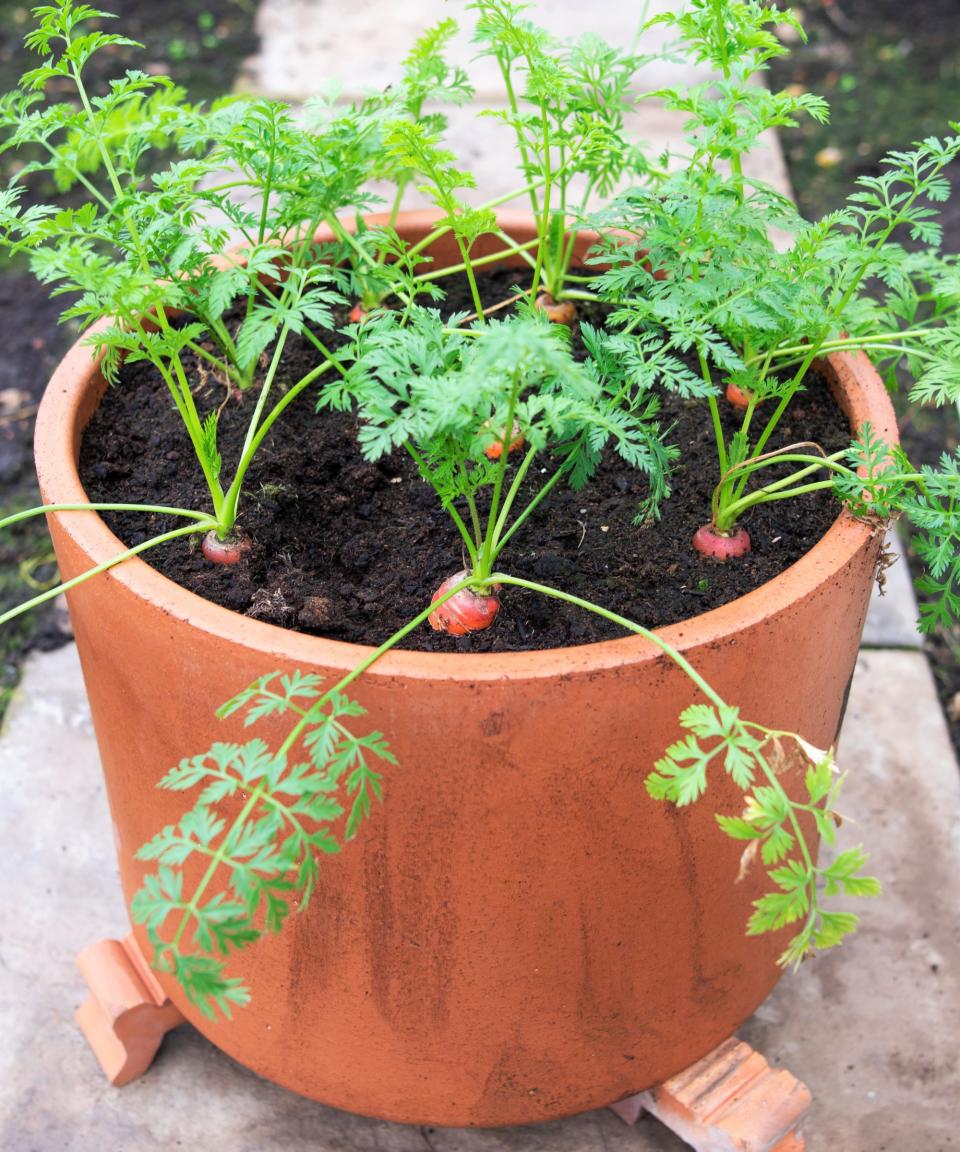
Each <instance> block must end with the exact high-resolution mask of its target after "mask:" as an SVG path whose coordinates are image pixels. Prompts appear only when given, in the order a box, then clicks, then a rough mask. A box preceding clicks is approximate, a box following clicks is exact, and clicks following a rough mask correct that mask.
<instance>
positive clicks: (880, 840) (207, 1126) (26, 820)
mask: <svg viewBox="0 0 960 1152" xmlns="http://www.w3.org/2000/svg"><path fill="white" fill-rule="evenodd" d="M841 763H842V765H843V766H844V767H845V768H846V769H847V770H848V771H849V773H850V776H849V781H848V785H847V795H846V799H845V802H844V804H843V805H842V808H843V811H844V813H845V815H846V816H847V817H848V824H847V826H846V827H845V831H844V836H845V837H846V843H853V842H855V841H857V840H860V839H863V840H864V841H865V842H866V843H867V845H868V847H869V848H870V850H871V852H872V856H873V864H874V869H875V871H876V872H877V874H878V875H879V876H880V877H881V878H882V880H883V881H884V883H885V886H886V893H885V896H884V897H883V899H882V900H880V901H878V902H875V903H872V904H868V905H866V906H865V907H864V908H863V909H862V910H863V911H864V913H865V922H864V926H863V928H862V930H861V932H860V933H859V935H858V936H856V937H855V938H854V939H853V940H852V941H851V942H850V943H849V944H847V945H846V946H845V947H844V948H842V949H840V950H838V951H837V952H835V953H832V954H830V955H827V956H825V957H822V958H820V959H818V960H816V961H814V962H812V963H809V964H805V965H804V966H803V968H802V970H801V971H800V972H799V973H798V974H797V975H796V976H791V977H787V978H785V979H784V981H783V982H782V983H781V985H780V986H779V988H778V989H777V990H776V991H775V992H774V994H773V995H772V996H771V997H770V999H769V1000H768V1001H767V1002H766V1003H765V1004H764V1005H763V1006H762V1008H761V1009H760V1010H759V1011H758V1013H757V1014H756V1016H755V1017H754V1018H753V1019H752V1020H751V1021H749V1022H748V1024H747V1025H746V1026H745V1027H744V1029H742V1032H741V1034H742V1035H743V1037H744V1039H746V1040H747V1041H748V1042H749V1043H750V1044H752V1045H753V1046H754V1047H756V1048H757V1049H758V1050H759V1051H760V1052H762V1053H763V1054H764V1055H765V1056H766V1057H767V1058H768V1059H769V1060H770V1063H771V1064H772V1065H784V1066H786V1067H788V1068H789V1069H790V1070H791V1071H792V1072H793V1073H795V1074H796V1075H797V1076H798V1077H800V1078H801V1079H802V1080H804V1081H805V1082H806V1083H807V1084H808V1085H809V1086H810V1088H811V1090H812V1091H813V1095H814V1105H813V1109H812V1112H811V1117H810V1120H809V1124H808V1130H809V1137H810V1138H809V1149H810V1152H881V1150H884V1149H885V1150H886V1152H920V1150H922V1152H948V1150H952V1149H955V1148H956V1143H955V1133H956V1121H957V1119H958V1111H957V1101H958V1100H960V1063H958V1057H957V1048H956V1038H957V1036H958V1035H960V964H958V961H960V925H958V920H957V909H958V908H960V783H958V775H957V766H956V763H955V761H954V758H953V754H952V751H951V748H950V744H949V740H948V738H947V735H946V731H945V728H944V725H943V722H942V718H941V715H940V712H939V709H938V706H937V701H936V695H935V692H934V689H933V684H932V680H931V677H930V673H929V670H928V667H927V664H926V661H925V659H924V657H923V656H922V655H921V654H919V653H916V652H866V653H863V654H862V655H861V658H860V662H859V665H858V669H857V674H856V677H855V679H854V684H853V691H852V694H851V699H850V706H849V710H848V714H847V721H846V725H845V728H844V733H843V738H842V743H841ZM0 779H2V780H3V781H4V789H3V792H2V793H0V869H2V874H3V875H4V876H5V877H6V878H7V883H5V884H4V885H3V886H2V887H0V1035H2V1036H3V1037H4V1043H3V1045H0V1149H2V1150H3V1152H153V1150H155V1149H157V1150H159V1149H169V1148H176V1147H200V1148H203V1147H214V1146H216V1147H218V1148H222V1149H224V1150H225V1152H289V1150H290V1149H293V1148H303V1149H310V1150H311V1152H345V1150H348V1149H349V1150H351V1152H353V1150H357V1152H421V1150H427V1152H429V1150H431V1149H432V1150H433V1152H507V1150H516V1152H601V1150H604V1152H678V1150H679V1149H681V1148H682V1147H683V1145H681V1144H680V1142H679V1141H678V1140H677V1139H676V1138H674V1137H673V1136H672V1135H670V1134H669V1133H668V1132H666V1131H665V1130H664V1129H662V1128H661V1127H660V1126H659V1125H657V1124H656V1123H655V1122H654V1121H652V1120H650V1119H644V1120H642V1121H641V1122H640V1123H639V1124H638V1126H637V1127H636V1128H634V1129H630V1128H627V1127H625V1126H624V1125H622V1124H621V1122H620V1121H619V1120H617V1119H616V1118H615V1117H614V1116H613V1115H612V1113H609V1112H607V1111H605V1110H604V1111H598V1112H593V1113H589V1114H586V1115H583V1116H579V1117H575V1118H573V1119H570V1120H565V1121H560V1122H556V1123H552V1124H547V1125H539V1126H536V1127H527V1128H508V1129H501V1130H496V1131H478V1130H459V1129H437V1130H427V1129H418V1128H411V1127H405V1126H401V1125H395V1124H388V1123H383V1122H380V1121H375V1120H367V1119H363V1118H361V1117H356V1116H351V1115H349V1114H347V1113H344V1112H339V1111H337V1110H335V1109H332V1108H326V1107H323V1106H322V1105H319V1104H315V1103H313V1102H311V1101H308V1100H304V1099H301V1098H299V1097H296V1096H293V1095H291V1094H290V1093H287V1092H285V1091H283V1090H282V1089H280V1088H277V1087H275V1086H274V1085H272V1084H269V1083H267V1082H265V1081H262V1080H260V1079H258V1078H257V1077H256V1076H254V1075H253V1074H252V1073H250V1072H248V1071H246V1070H245V1069H243V1068H241V1067H240V1066H239V1065H237V1064H235V1063H234V1062H233V1061H232V1060H231V1059H230V1058H229V1057H227V1056H225V1055H223V1054H222V1053H221V1052H219V1051H218V1050H217V1049H215V1048H214V1047H213V1046H212V1045H210V1044H209V1043H208V1042H207V1041H206V1040H204V1039H203V1038H201V1037H200V1036H199V1035H198V1034H197V1033H196V1032H194V1031H193V1030H192V1029H191V1028H189V1027H183V1028H180V1029H178V1030H177V1031H176V1032H174V1033H172V1034H171V1035H170V1036H169V1037H168V1038H167V1040H166V1041H165V1044H164V1048H163V1049H162V1050H161V1053H160V1056H159V1058H158V1060H157V1062H156V1064H155V1065H154V1067H153V1068H152V1069H151V1071H150V1072H149V1073H148V1074H147V1076H146V1077H145V1078H144V1079H142V1080H140V1081H138V1082H136V1083H134V1084H131V1085H130V1086H128V1087H127V1088H124V1089H119V1090H118V1089H113V1088H110V1087H108V1086H107V1084H106V1083H105V1081H104V1080H103V1079H102V1077H101V1074H100V1071H99V1068H98V1066H97V1065H96V1062H95V1060H94V1057H93V1055H92V1054H91V1053H90V1052H89V1051H88V1049H87V1048H86V1046H85V1044H84V1042H83V1039H82V1037H81V1035H80V1032H79V1030H78V1029H77V1027H76V1025H75V1024H74V1022H73V1012H74V1010H75V1009H76V1007H77V1005H78V1004H79V1003H80V1001H81V1000H82V999H83V996H84V989H83V987H82V984H81V980H80V977H79V974H78V973H77V971H76V969H75V968H74V966H73V957H74V955H75V954H76V952H78V951H79V950H80V949H81V948H82V947H84V946H85V945H87V944H89V943H91V942H92V941H94V940H97V939H99V938H101V937H103V936H107V935H113V936H122V935H123V934H124V933H125V932H126V931H127V922H126V916H125V913H124V909H123V904H122V900H121V897H120V888H119V881H118V879H117V875H116V865H115V861H114V858H113V843H112V840H113V838H112V834H111V826H110V819H109V815H108V812H107V809H106V802H105V798H104V793H103V786H102V782H101V778H100V770H99V758H98V755H97V751H96V746H95V743H94V740H93V736H92V732H91V728H90V720H89V714H88V711H87V707H86V703H85V699H84V695H83V690H82V685H81V681H80V676H79V669H78V665H77V661H76V651H75V649H74V648H73V647H72V646H69V647H66V648H64V649H61V650H60V651H59V652H56V653H52V654H47V655H42V656H40V655H37V656H33V657H31V659H30V661H29V663H28V666H27V668H26V673H25V677H24V680H23V684H22V687H21V690H20V692H19V694H18V697H17V699H16V700H15V701H14V703H13V705H12V707H11V709H10V712H9V714H8V718H7V722H6V726H5V729H4V733H3V739H2V740H0ZM827 1029H829V1032H828V1031H827ZM951 1141H953V1143H951Z"/></svg>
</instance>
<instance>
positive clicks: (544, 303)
mask: <svg viewBox="0 0 960 1152" xmlns="http://www.w3.org/2000/svg"><path fill="white" fill-rule="evenodd" d="M534 307H535V308H538V309H539V310H540V311H541V312H542V313H543V314H544V316H546V318H547V319H548V320H549V321H550V322H551V323H552V324H566V325H568V326H569V325H571V324H572V323H573V322H574V320H575V319H576V315H577V306H576V305H575V304H574V303H573V301H572V300H563V301H561V302H560V303H559V304H558V303H557V302H556V300H554V298H553V297H552V296H551V295H550V293H549V292H541V293H540V295H539V296H538V297H537V299H536V303H535V304H534Z"/></svg>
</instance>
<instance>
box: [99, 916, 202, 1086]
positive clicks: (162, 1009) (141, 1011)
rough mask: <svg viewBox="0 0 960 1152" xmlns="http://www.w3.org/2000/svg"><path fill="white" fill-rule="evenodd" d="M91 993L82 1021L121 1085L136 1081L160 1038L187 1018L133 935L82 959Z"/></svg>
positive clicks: (115, 1081)
mask: <svg viewBox="0 0 960 1152" xmlns="http://www.w3.org/2000/svg"><path fill="white" fill-rule="evenodd" d="M77 967H78V968H79V969H80V972H81V974H82V976H83V978H84V980H85V981H86V982H87V987H88V988H89V989H90V996H88V997H87V999H86V1000H85V1001H84V1002H83V1003H82V1004H81V1005H80V1007H79V1008H78V1009H77V1023H78V1024H79V1025H80V1028H81V1031H82V1032H83V1034H84V1036H86V1038H87V1043H88V1044H89V1045H90V1047H91V1048H92V1049H93V1052H94V1055H95V1056H96V1058H97V1059H98V1060H99V1061H100V1067H101V1068H102V1069H103V1071H104V1072H105V1073H106V1077H107V1079H108V1080H109V1081H110V1083H111V1084H113V1085H114V1087H116V1088H120V1087H122V1086H123V1085H124V1084H129V1083H130V1081H131V1080H136V1079H137V1077H138V1076H142V1075H143V1074H144V1072H146V1070H147V1069H148V1068H149V1067H150V1065H151V1064H152V1063H153V1058H154V1056H156V1054H157V1049H158V1048H159V1047H160V1042H161V1041H162V1040H163V1037H164V1035H165V1034H166V1033H167V1032H169V1031H170V1029H171V1028H176V1026H177V1025H178V1024H182V1023H183V1016H182V1015H181V1013H180V1011H179V1009H177V1008H176V1007H175V1006H174V1005H173V1004H172V1003H171V1001H170V1000H169V999H168V998H167V994H166V993H165V992H164V991H163V989H162V988H161V987H160V985H159V984H158V983H157V980H156V977H155V976H154V975H153V973H152V972H151V971H150V968H149V966H148V964H147V962H146V960H145V959H144V958H143V954H142V953H141V951H140V948H139V946H138V944H137V942H136V940H135V939H134V938H133V936H132V935H131V936H128V937H127V938H126V940H122V941H121V940H101V941H100V942H99V943H98V944H91V945H90V947H89V948H84V950H83V951H82V952H81V953H80V955H79V956H78V957H77Z"/></svg>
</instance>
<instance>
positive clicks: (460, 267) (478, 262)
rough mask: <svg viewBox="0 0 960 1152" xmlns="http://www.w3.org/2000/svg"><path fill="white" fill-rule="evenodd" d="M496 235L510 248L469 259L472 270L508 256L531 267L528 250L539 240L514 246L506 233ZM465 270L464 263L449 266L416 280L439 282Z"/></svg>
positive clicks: (426, 273)
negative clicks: (526, 260) (524, 259)
mask: <svg viewBox="0 0 960 1152" xmlns="http://www.w3.org/2000/svg"><path fill="white" fill-rule="evenodd" d="M496 235H497V236H499V237H500V238H501V239H502V240H506V241H508V242H509V245H510V246H509V247H508V248H503V249H502V250H501V251H499V252H491V253H490V255H489V256H476V257H471V260H470V262H471V264H472V265H473V266H474V268H480V267H482V266H483V265H484V264H496V263H497V262H498V261H500V260H504V259H505V258H506V257H508V256H524V257H526V258H527V259H528V261H529V263H530V267H531V268H532V267H533V261H532V260H529V254H528V250H529V249H530V248H534V247H535V246H536V245H537V244H539V243H540V240H539V238H538V239H536V240H528V241H527V242H526V244H515V243H513V241H511V240H510V237H509V236H508V235H507V234H506V232H497V233H496ZM466 270H467V266H466V264H464V263H460V264H449V265H448V266H447V267H446V268H437V269H434V270H433V271H431V272H424V273H423V275H421V276H418V277H417V279H418V280H440V279H442V278H443V277H444V276H453V275H455V274H456V273H457V272H465V271H466Z"/></svg>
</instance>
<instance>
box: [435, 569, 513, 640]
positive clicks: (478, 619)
mask: <svg viewBox="0 0 960 1152" xmlns="http://www.w3.org/2000/svg"><path fill="white" fill-rule="evenodd" d="M469 575H470V573H469V572H467V571H466V570H464V571H462V572H455V573H454V574H453V575H452V576H448V577H447V579H446V580H444V582H443V583H442V584H441V585H440V587H439V588H438V589H437V590H436V592H434V594H433V600H434V601H436V600H439V599H440V597H441V596H443V595H444V593H446V592H449V591H450V589H451V588H453V587H454V586H455V585H457V584H459V583H460V582H461V581H462V580H465V579H466V578H467V577H468V576H469ZM498 587H499V586H498V585H494V586H493V588H492V589H491V591H490V592H488V593H487V594H486V595H481V594H480V593H479V592H474V590H473V589H472V588H464V589H463V590H462V591H460V592H457V593H456V595H454V596H451V597H450V599H449V600H448V601H447V602H446V603H445V604H441V605H440V607H439V608H437V609H436V611H434V612H431V614H430V616H429V617H428V620H429V623H430V627H431V628H432V629H433V630H434V632H447V633H449V634H450V635H451V636H469V634H470V633H471V632H482V631H483V629H484V628H489V627H490V625H491V624H492V623H493V622H494V620H495V619H496V618H497V613H498V612H499V611H500V597H499V596H498V595H497V590H498Z"/></svg>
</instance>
